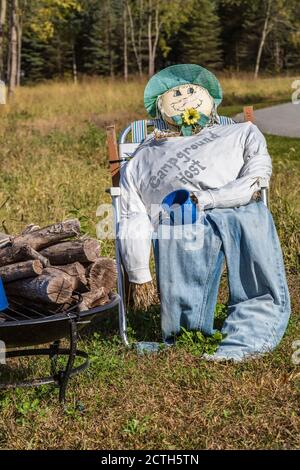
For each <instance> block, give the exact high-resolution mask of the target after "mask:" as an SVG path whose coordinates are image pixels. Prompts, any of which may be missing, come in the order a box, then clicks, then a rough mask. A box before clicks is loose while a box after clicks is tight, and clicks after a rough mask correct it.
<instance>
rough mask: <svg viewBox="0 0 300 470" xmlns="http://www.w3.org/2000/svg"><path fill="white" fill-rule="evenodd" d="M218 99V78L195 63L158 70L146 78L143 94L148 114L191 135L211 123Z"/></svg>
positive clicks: (183, 133) (220, 91)
mask: <svg viewBox="0 0 300 470" xmlns="http://www.w3.org/2000/svg"><path fill="white" fill-rule="evenodd" d="M221 101H222V89H221V85H220V83H219V81H218V79H217V78H216V77H215V75H213V74H212V73H211V72H209V71H208V70H206V69H204V68H203V67H200V65H195V64H190V65H187V64H179V65H173V66H171V67H167V68H166V69H164V70H161V71H160V72H158V73H157V74H156V75H154V76H153V77H152V78H151V79H150V80H149V82H148V84H147V86H146V88H145V94H144V103H145V107H146V109H147V111H148V113H149V114H150V116H151V117H156V118H158V117H160V118H162V119H163V120H164V121H165V123H166V124H167V126H168V127H169V128H170V129H176V130H180V131H181V133H182V135H191V134H192V133H193V132H198V131H199V130H201V129H202V128H204V127H205V126H207V125H208V124H209V123H211V122H213V121H214V119H215V115H216V110H217V107H218V105H219V104H220V103H221Z"/></svg>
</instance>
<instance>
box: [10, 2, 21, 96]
mask: <svg viewBox="0 0 300 470" xmlns="http://www.w3.org/2000/svg"><path fill="white" fill-rule="evenodd" d="M18 3H19V2H18V0H11V5H10V21H9V57H8V61H9V75H8V97H10V96H11V95H12V94H13V92H14V90H15V87H16V86H17V75H18V7H19V5H18Z"/></svg>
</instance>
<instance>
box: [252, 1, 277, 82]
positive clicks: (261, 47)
mask: <svg viewBox="0 0 300 470" xmlns="http://www.w3.org/2000/svg"><path fill="white" fill-rule="evenodd" d="M272 1H273V0H268V5H267V11H266V18H265V22H264V27H263V30H262V34H261V38H260V43H259V48H258V52H257V58H256V64H255V72H254V78H255V79H257V78H258V74H259V70H260V63H261V58H262V53H263V50H264V47H265V43H266V39H267V36H268V34H269V33H270V32H271V29H270V27H269V23H270V20H271V10H272Z"/></svg>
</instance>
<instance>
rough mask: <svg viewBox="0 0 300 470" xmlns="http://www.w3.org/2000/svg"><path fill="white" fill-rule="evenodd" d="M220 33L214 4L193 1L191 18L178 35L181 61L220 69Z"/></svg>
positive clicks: (204, 0)
mask: <svg viewBox="0 0 300 470" xmlns="http://www.w3.org/2000/svg"><path fill="white" fill-rule="evenodd" d="M220 32H221V28H220V21H219V18H218V16H217V13H216V6H215V3H214V2H212V1H211V0H194V4H193V10H192V13H191V16H190V18H189V20H188V22H187V23H186V24H185V25H184V26H183V27H182V29H181V32H180V33H179V38H180V39H179V49H180V59H181V61H183V62H186V63H195V64H201V65H203V66H207V67H210V68H213V69H217V68H220V67H221V66H222V48H221V41H220Z"/></svg>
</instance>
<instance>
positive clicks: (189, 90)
mask: <svg viewBox="0 0 300 470" xmlns="http://www.w3.org/2000/svg"><path fill="white" fill-rule="evenodd" d="M187 92H188V94H189V95H192V94H193V93H195V90H194V88H192V87H191V88H189V89H188V91H187Z"/></svg>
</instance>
